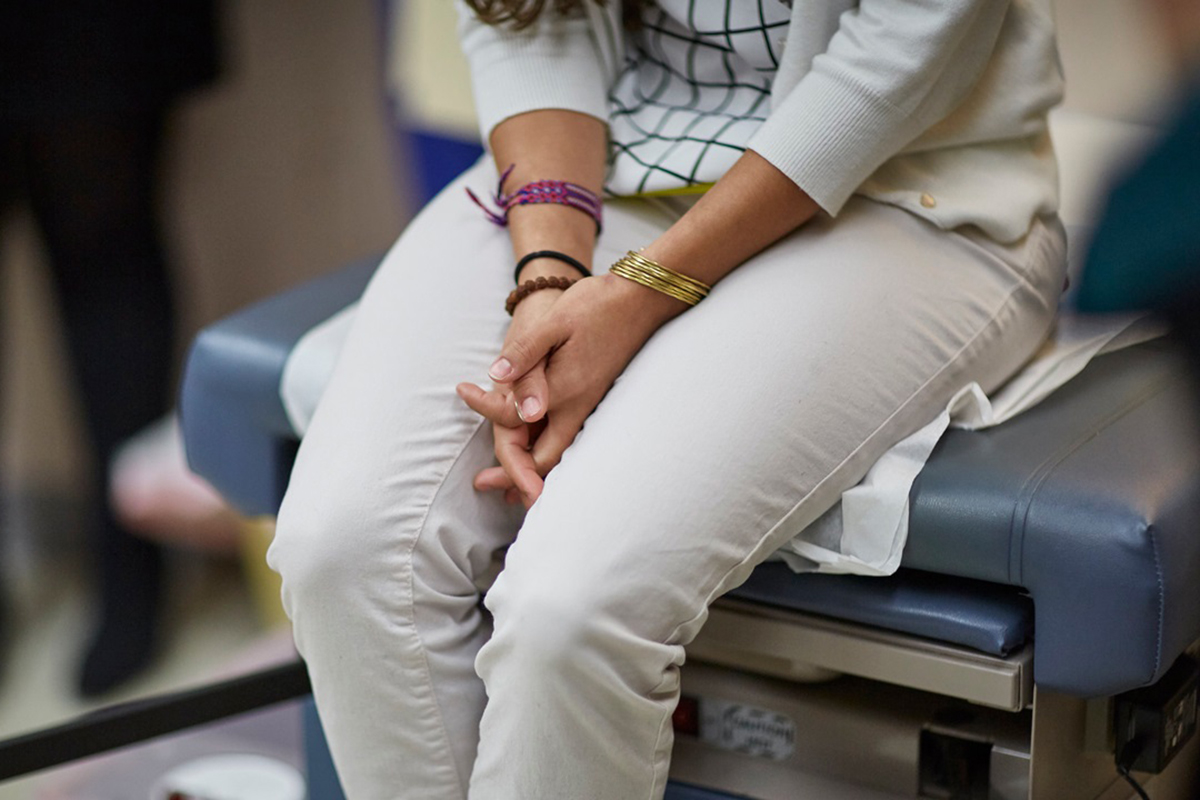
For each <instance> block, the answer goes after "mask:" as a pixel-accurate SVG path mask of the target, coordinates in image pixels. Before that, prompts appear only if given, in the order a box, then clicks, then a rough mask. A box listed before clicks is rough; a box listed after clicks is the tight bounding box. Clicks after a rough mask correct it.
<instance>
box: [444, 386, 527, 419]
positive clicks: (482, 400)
mask: <svg viewBox="0 0 1200 800" xmlns="http://www.w3.org/2000/svg"><path fill="white" fill-rule="evenodd" d="M455 391H456V392H458V396H459V397H461V398H462V400H463V402H464V403H466V404H467V406H468V407H469V408H470V409H471V410H472V411H474V412H475V413H476V414H479V415H480V416H482V417H486V418H487V419H490V420H491V421H492V422H494V423H496V424H497V425H503V426H504V427H506V428H516V427H519V426H521V425H522V420H521V417H520V415H519V414H518V413H517V406H516V403H515V402H513V398H512V397H511V396H510V395H509V393H508V392H496V391H492V392H489V391H486V390H484V389H482V388H480V387H479V386H476V385H475V384H473V383H460V384H459V385H458V386H456V387H455Z"/></svg>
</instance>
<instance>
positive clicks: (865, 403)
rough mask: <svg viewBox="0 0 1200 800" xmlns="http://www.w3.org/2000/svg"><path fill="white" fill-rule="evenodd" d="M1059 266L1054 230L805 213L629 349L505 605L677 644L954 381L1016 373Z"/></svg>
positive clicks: (533, 522) (933, 410)
mask: <svg viewBox="0 0 1200 800" xmlns="http://www.w3.org/2000/svg"><path fill="white" fill-rule="evenodd" d="M1062 269H1063V267H1062V238H1061V236H1060V235H1059V230H1058V228H1057V225H1056V224H1055V225H1053V226H1050V225H1045V224H1042V223H1039V224H1038V226H1037V227H1036V228H1035V231H1034V232H1033V233H1032V234H1031V235H1030V236H1029V237H1027V238H1026V239H1025V240H1024V241H1022V242H1020V243H1018V244H1016V245H1012V246H1007V247H1006V246H1000V245H997V244H995V243H992V242H990V241H989V240H987V239H986V238H984V237H982V236H981V235H973V234H969V233H966V234H964V233H961V232H947V231H942V230H939V229H937V228H935V227H933V226H931V225H929V224H928V223H926V222H923V221H921V220H919V219H917V218H916V217H913V216H912V215H909V214H907V213H906V212H904V211H901V210H899V209H895V208H892V207H888V206H883V205H880V204H876V203H873V202H870V201H866V200H855V201H852V202H851V203H850V204H849V205H848V206H847V207H846V209H845V211H844V212H843V214H842V215H841V216H839V218H838V219H837V220H836V221H831V220H828V219H819V220H816V221H814V222H813V223H811V224H810V225H808V226H806V227H805V228H804V229H802V230H801V231H798V232H797V233H796V234H793V235H792V236H791V237H789V238H787V239H785V240H784V241H782V242H780V243H779V244H777V245H776V246H774V247H772V248H771V249H769V250H768V251H765V252H764V253H762V254H760V255H759V256H757V257H755V258H754V259H752V260H751V261H750V262H748V263H746V264H744V265H743V266H742V267H740V268H739V269H738V270H736V271H735V272H734V273H732V274H731V275H730V276H728V277H727V278H726V279H724V280H723V281H722V282H721V283H720V284H719V285H718V286H716V287H715V288H714V290H713V292H712V294H711V295H710V297H709V298H708V299H707V300H705V301H704V302H703V303H701V304H700V305H699V306H697V307H696V308H694V309H692V310H689V311H688V312H686V313H685V314H683V315H682V316H680V317H679V318H677V319H676V320H674V321H672V322H671V323H669V324H668V325H667V326H665V327H664V328H662V329H661V330H660V331H659V332H658V333H657V334H656V335H655V336H654V337H653V338H652V339H651V340H650V342H648V343H647V345H646V346H645V348H644V349H643V350H642V352H640V353H639V354H638V356H637V357H636V358H635V359H634V360H633V362H631V364H630V366H629V368H628V369H627V370H626V372H625V374H624V375H622V376H621V378H620V379H619V380H618V381H617V383H616V384H615V385H614V386H613V388H612V390H611V391H610V392H609V394H608V395H607V396H606V398H605V399H604V401H603V402H602V403H601V405H600V406H599V407H598V408H597V409H596V411H595V412H594V413H593V414H592V416H591V417H590V418H589V419H588V421H587V423H586V426H585V428H584V430H583V431H582V432H581V434H580V436H579V437H578V439H577V440H576V441H575V443H574V444H573V445H572V446H571V447H570V448H569V449H568V450H567V452H566V453H565V454H564V457H563V460H562V462H561V464H560V465H559V466H558V467H557V468H556V469H555V470H554V471H553V472H552V473H551V474H550V476H549V477H548V479H547V482H546V487H545V492H544V494H543V495H542V497H541V498H540V499H539V501H538V502H537V503H536V504H535V505H534V507H533V508H532V509H531V510H530V512H529V514H528V516H527V518H526V521H525V525H524V527H523V528H522V531H521V533H520V535H519V537H518V539H517V542H516V544H515V545H514V547H513V548H512V549H511V550H510V551H509V555H508V565H507V567H506V570H505V573H504V574H503V575H502V576H501V579H500V582H499V583H498V584H497V586H496V590H494V592H493V595H495V602H496V605H497V607H500V608H502V606H503V602H502V601H503V597H504V595H505V586H506V584H508V583H511V584H520V585H529V584H530V583H531V582H539V583H543V584H551V585H552V586H553V587H554V588H551V589H549V590H548V594H549V596H554V595H555V594H556V593H558V594H562V593H566V594H572V593H573V594H579V593H581V592H583V593H588V602H593V603H595V604H596V605H597V613H598V614H604V613H605V609H604V607H607V608H608V609H609V610H610V611H611V612H612V613H613V614H615V615H617V616H619V617H621V618H622V619H623V620H626V621H628V620H633V621H634V623H633V624H635V625H636V626H638V627H639V628H641V633H642V634H643V635H645V636H647V637H650V638H652V639H653V640H654V641H662V642H677V643H686V641H687V640H689V639H690V638H691V636H692V635H694V633H695V631H696V630H698V628H699V625H700V624H701V623H702V621H703V619H704V614H705V609H706V608H707V606H708V604H709V603H710V602H711V601H712V600H713V599H715V598H716V597H717V596H719V595H720V594H721V593H723V592H725V591H728V590H729V589H731V588H733V587H735V586H736V585H738V584H739V583H741V582H742V581H743V580H745V578H746V577H747V576H748V575H749V572H750V570H751V569H752V568H753V567H754V566H755V565H756V564H757V563H759V562H760V561H761V560H762V559H763V558H765V557H766V556H767V555H768V554H769V553H771V552H772V551H773V550H775V549H776V548H778V547H779V546H780V545H781V544H782V543H783V542H785V541H786V540H787V539H789V538H791V537H792V536H794V535H795V534H796V533H798V532H799V531H800V530H802V529H803V528H804V527H805V526H807V525H808V524H809V523H811V522H812V521H813V520H814V519H816V518H817V517H818V516H819V515H820V514H821V513H822V512H824V511H825V510H827V509H828V508H829V507H830V506H831V505H832V504H833V503H834V502H835V501H836V500H837V499H838V497H839V496H840V494H841V492H842V491H844V490H845V489H847V488H849V487H850V486H852V485H854V484H855V483H856V482H857V481H858V480H860V479H861V477H862V476H863V475H864V474H865V472H866V470H867V469H868V468H869V467H870V466H871V464H872V463H874V461H875V460H876V459H878V457H879V456H880V455H881V454H882V453H883V452H884V451H885V450H886V449H887V448H888V447H890V446H891V445H892V444H894V443H895V442H897V441H899V440H900V439H902V438H903V437H905V436H907V435H908V434H909V433H911V432H912V431H914V430H916V429H917V428H919V427H921V426H922V425H924V424H926V423H927V422H929V421H930V420H931V419H932V418H933V417H934V416H936V414H937V413H938V412H939V411H940V410H941V408H942V407H944V405H945V403H946V402H947V400H948V399H949V397H950V396H951V394H952V393H953V392H954V391H955V390H956V389H958V388H959V387H960V386H962V385H963V384H965V383H967V382H969V381H978V382H979V383H980V384H981V385H983V386H984V387H985V388H991V387H994V386H996V385H997V384H998V383H999V382H1000V381H1001V380H1003V379H1004V378H1005V377H1006V376H1007V375H1009V374H1010V373H1011V372H1013V371H1014V370H1015V369H1016V368H1017V367H1018V366H1019V365H1020V363H1021V362H1022V361H1023V360H1024V359H1025V358H1026V357H1027V356H1028V354H1030V353H1031V352H1032V351H1033V350H1034V349H1035V348H1036V346H1037V345H1038V343H1039V342H1040V341H1041V340H1042V339H1043V338H1044V335H1045V332H1046V330H1047V329H1048V327H1049V324H1050V321H1051V318H1052V315H1053V309H1054V306H1055V304H1056V300H1057V296H1058V293H1059V290H1060V289H1061V285H1062ZM889 533H890V532H889Z"/></svg>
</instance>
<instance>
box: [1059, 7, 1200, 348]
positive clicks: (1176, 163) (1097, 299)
mask: <svg viewBox="0 0 1200 800" xmlns="http://www.w3.org/2000/svg"><path fill="white" fill-rule="evenodd" d="M1153 5H1154V7H1155V10H1156V12H1157V15H1158V19H1159V22H1160V31H1161V35H1162V38H1163V41H1164V43H1165V44H1166V45H1167V50H1168V52H1169V53H1170V55H1171V58H1172V60H1173V62H1174V64H1175V67H1176V70H1177V75H1178V78H1179V84H1180V91H1179V93H1178V97H1177V98H1176V108H1175V111H1174V114H1173V115H1172V117H1171V121H1170V122H1169V123H1168V125H1167V127H1166V132H1165V134H1164V135H1163V137H1162V138H1161V139H1160V140H1159V141H1158V142H1157V143H1156V144H1155V146H1154V147H1152V148H1151V150H1150V151H1149V153H1147V155H1146V156H1145V157H1144V158H1143V159H1142V160H1141V161H1140V162H1139V163H1138V164H1137V165H1136V166H1135V167H1134V168H1133V169H1131V170H1129V172H1128V173H1127V174H1126V175H1125V176H1124V177H1123V178H1122V179H1121V180H1119V181H1118V182H1117V184H1116V185H1115V186H1114V188H1113V191H1112V194H1111V195H1110V197H1109V199H1108V205H1107V208H1106V209H1105V212H1104V216H1103V218H1102V220H1101V223H1100V226H1099V228H1098V229H1097V232H1096V236H1095V238H1094V239H1093V241H1092V245H1091V248H1090V251H1089V253H1088V261H1087V266H1086V269H1085V271H1084V274H1083V279H1082V283H1081V286H1080V292H1079V301H1078V302H1079V307H1080V308H1081V309H1083V310H1085V311H1097V312H1108V311H1123V310H1128V309H1143V308H1146V309H1157V310H1159V311H1162V312H1165V314H1166V315H1167V316H1168V317H1169V318H1170V319H1171V322H1172V329H1173V333H1174V335H1175V336H1176V337H1177V338H1178V339H1180V340H1181V341H1182V342H1183V343H1184V344H1185V346H1186V347H1187V348H1188V350H1189V351H1190V353H1191V356H1192V362H1193V364H1194V365H1195V367H1196V368H1197V369H1200V3H1198V2H1196V1H1195V0H1156V2H1155V3H1154V4H1153Z"/></svg>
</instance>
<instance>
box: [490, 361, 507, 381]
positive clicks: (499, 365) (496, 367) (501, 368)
mask: <svg viewBox="0 0 1200 800" xmlns="http://www.w3.org/2000/svg"><path fill="white" fill-rule="evenodd" d="M512 371H513V366H512V364H510V363H509V361H508V359H507V358H497V359H496V363H495V364H492V366H491V369H489V370H488V377H490V378H491V379H492V380H494V381H502V380H504V379H505V378H507V377H508V376H509V375H512Z"/></svg>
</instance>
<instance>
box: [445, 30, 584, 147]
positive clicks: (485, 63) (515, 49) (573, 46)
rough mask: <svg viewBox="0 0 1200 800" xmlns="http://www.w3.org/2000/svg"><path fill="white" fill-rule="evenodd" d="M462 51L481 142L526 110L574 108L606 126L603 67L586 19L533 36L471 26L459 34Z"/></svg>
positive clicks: (539, 32) (521, 32)
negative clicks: (469, 68)
mask: <svg viewBox="0 0 1200 800" xmlns="http://www.w3.org/2000/svg"><path fill="white" fill-rule="evenodd" d="M463 49H464V50H465V51H466V53H467V55H468V60H469V62H470V66H471V79H472V81H471V82H472V87H473V89H474V92H475V106H476V109H477V111H478V115H479V130H480V134H481V135H482V137H483V142H484V145H485V146H486V144H487V142H488V139H489V137H490V136H491V133H492V129H493V128H495V127H496V126H497V125H499V124H500V123H501V122H503V121H504V120H506V119H508V118H509V117H515V116H517V115H518V114H524V113H525V112H527V111H540V110H544V109H561V110H566V111H576V112H579V113H581V114H587V115H589V116H592V117H595V118H597V119H599V120H600V121H602V122H604V123H605V124H607V119H608V87H607V86H606V85H605V77H604V76H605V70H604V69H603V67H602V66H601V62H600V58H599V54H598V53H597V52H596V45H595V42H594V40H593V39H592V36H591V34H590V32H589V30H588V27H587V21H586V20H583V19H577V20H567V21H562V22H560V23H558V24H553V25H552V28H551V29H550V30H548V31H538V32H537V34H536V35H534V34H533V33H532V32H526V31H518V32H512V31H507V30H502V29H498V28H486V29H476V30H474V31H471V32H470V33H468V34H466V35H465V36H464V37H463Z"/></svg>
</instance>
